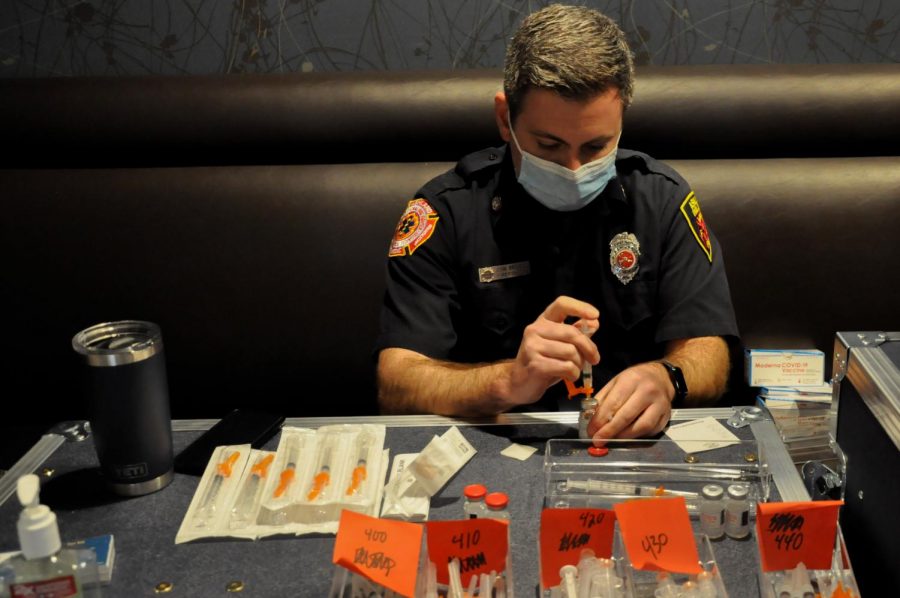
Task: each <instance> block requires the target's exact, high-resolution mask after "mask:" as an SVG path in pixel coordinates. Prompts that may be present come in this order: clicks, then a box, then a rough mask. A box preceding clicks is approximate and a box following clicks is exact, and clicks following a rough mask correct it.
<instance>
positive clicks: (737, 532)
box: [725, 484, 750, 540]
mask: <svg viewBox="0 0 900 598" xmlns="http://www.w3.org/2000/svg"><path fill="white" fill-rule="evenodd" d="M749 493H750V489H749V488H748V487H747V486H746V485H745V484H731V485H730V486H728V499H727V500H726V501H725V533H726V534H728V536H729V537H731V538H736V539H738V540H739V539H741V538H746V537H747V535H748V534H749V533H750V501H749V499H748V495H749Z"/></svg>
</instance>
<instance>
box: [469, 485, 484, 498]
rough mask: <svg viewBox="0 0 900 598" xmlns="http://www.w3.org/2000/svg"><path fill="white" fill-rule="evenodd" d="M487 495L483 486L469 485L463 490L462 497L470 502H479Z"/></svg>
mask: <svg viewBox="0 0 900 598" xmlns="http://www.w3.org/2000/svg"><path fill="white" fill-rule="evenodd" d="M485 494H487V488H486V487H485V486H484V484H469V485H468V486H466V487H465V488H463V495H464V496H465V497H466V498H468V499H470V500H480V499H482V498H484V495H485Z"/></svg>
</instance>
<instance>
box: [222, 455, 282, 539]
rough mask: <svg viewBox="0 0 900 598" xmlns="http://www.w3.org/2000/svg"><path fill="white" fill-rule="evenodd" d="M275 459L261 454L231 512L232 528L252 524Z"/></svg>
mask: <svg viewBox="0 0 900 598" xmlns="http://www.w3.org/2000/svg"><path fill="white" fill-rule="evenodd" d="M274 459H275V455H274V454H273V453H268V454H260V455H259V457H258V458H257V459H256V463H254V464H253V467H251V469H250V475H249V476H248V477H247V479H246V481H245V482H244V487H243V488H242V489H241V493H240V494H239V495H238V499H237V501H235V504H234V508H233V509H232V511H231V527H232V528H239V527H246V526H247V525H248V524H249V523H250V516H251V515H252V514H253V509H254V507H255V506H256V505H258V504H259V499H260V497H261V496H262V491H263V487H264V486H265V480H266V478H267V477H268V475H269V465H271V464H272V461H273V460H274Z"/></svg>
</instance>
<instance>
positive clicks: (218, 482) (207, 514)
mask: <svg viewBox="0 0 900 598" xmlns="http://www.w3.org/2000/svg"><path fill="white" fill-rule="evenodd" d="M221 454H222V460H221V461H219V462H218V463H216V469H215V471H216V473H215V475H214V476H213V479H212V481H210V483H209V486H207V488H206V492H204V494H203V498H202V499H201V500H200V506H199V507H198V508H197V513H196V514H195V515H194V520H195V525H196V526H197V527H203V526H205V525H206V524H207V522H208V521H209V520H210V519H212V517H213V516H214V515H215V514H216V501H217V499H218V498H219V491H220V490H221V489H222V485H223V484H224V483H225V480H227V479H228V478H230V477H231V474H232V469H233V468H234V464H235V462H236V461H237V460H238V459H240V457H241V452H240V451H222V453H221Z"/></svg>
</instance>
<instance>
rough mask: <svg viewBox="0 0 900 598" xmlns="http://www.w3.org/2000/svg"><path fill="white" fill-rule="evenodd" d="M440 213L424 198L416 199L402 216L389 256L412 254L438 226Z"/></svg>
mask: <svg viewBox="0 0 900 598" xmlns="http://www.w3.org/2000/svg"><path fill="white" fill-rule="evenodd" d="M437 222H438V215H437V213H436V212H435V211H434V208H432V207H431V206H430V205H429V204H428V202H427V201H425V200H424V199H421V198H420V199H414V200H412V201H410V202H409V204H408V205H407V206H406V211H405V212H403V215H402V216H400V222H399V223H398V224H397V230H395V231H394V238H393V239H392V240H391V248H390V249H389V250H388V257H399V256H403V255H412V254H413V252H414V251H415V250H416V249H418V248H419V247H421V246H422V244H423V243H425V241H427V240H428V239H429V238H430V237H431V235H432V233H434V229H435V228H436V227H437Z"/></svg>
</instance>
